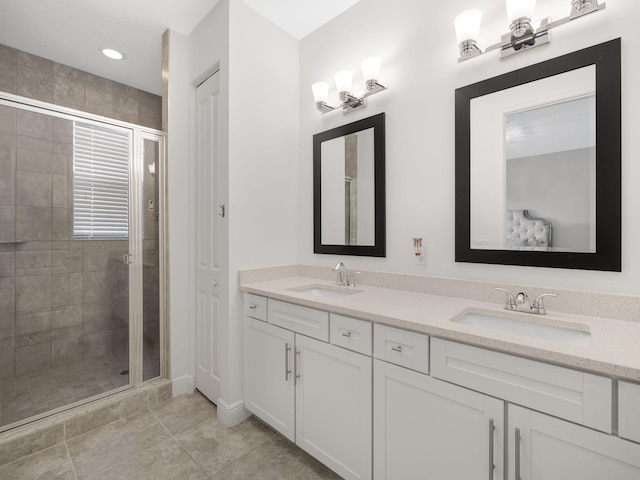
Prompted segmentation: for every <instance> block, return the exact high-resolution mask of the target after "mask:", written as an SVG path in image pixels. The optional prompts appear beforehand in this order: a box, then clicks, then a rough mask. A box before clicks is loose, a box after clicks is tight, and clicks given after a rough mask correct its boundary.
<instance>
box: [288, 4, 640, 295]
mask: <svg viewBox="0 0 640 480" xmlns="http://www.w3.org/2000/svg"><path fill="white" fill-rule="evenodd" d="M471 7H477V8H481V9H482V10H483V11H484V14H485V15H484V20H483V22H484V24H483V27H482V33H481V38H480V39H479V43H480V45H481V46H482V45H484V46H486V45H488V44H491V43H494V42H496V41H497V40H498V39H499V36H500V34H502V33H504V32H505V31H506V30H507V28H506V27H507V20H506V13H505V9H504V2H502V1H499V0H474V1H470V0H469V1H467V0H456V1H449V2H424V1H423V0H405V1H403V2H400V3H397V4H393V5H392V4H390V3H389V2H388V1H386V0H361V1H360V2H359V3H358V4H356V5H355V6H353V7H352V8H351V9H349V10H347V11H346V12H345V13H343V14H342V15H341V16H340V17H338V18H336V19H335V20H333V21H332V22H330V23H329V24H327V25H325V26H324V27H322V28H321V29H319V30H317V31H316V32H314V33H312V34H310V35H309V36H307V37H305V38H304V39H303V40H302V41H301V47H300V135H301V137H300V176H299V183H300V185H302V186H305V185H306V186H308V188H301V189H300V197H299V199H298V203H299V212H298V222H299V238H300V242H299V246H298V248H299V261H300V263H309V264H315V265H326V266H327V268H329V267H330V266H331V265H334V264H335V262H336V261H337V257H336V256H327V255H314V254H313V220H312V211H313V197H312V191H311V185H312V177H313V175H312V174H313V172H312V149H311V138H312V135H313V134H315V133H318V132H321V131H324V130H327V129H329V128H334V127H336V126H339V125H341V124H343V123H347V122H352V121H355V120H359V119H361V118H365V117H368V116H371V115H374V114H377V113H380V112H386V120H387V121H386V128H387V136H386V145H387V149H386V182H387V257H386V258H383V259H374V258H363V257H348V258H343V259H342V260H344V261H345V263H346V265H347V267H348V268H353V269H371V270H381V271H390V272H405V273H415V274H420V273H424V270H419V268H420V267H416V266H415V265H414V264H415V262H414V256H413V252H412V238H413V237H423V238H424V239H425V243H426V244H427V245H428V251H427V268H426V274H428V275H436V276H445V277H454V278H466V279H477V280H486V281H495V282H498V283H515V284H522V285H526V284H529V285H540V286H543V287H547V288H550V289H553V288H566V289H579V290H591V291H602V292H612V293H615V292H618V293H636V294H637V285H639V284H640V252H639V251H638V249H637V248H634V245H636V246H637V245H638V244H639V243H640V242H639V241H640V218H638V215H637V213H635V210H637V209H635V208H634V206H635V205H638V204H639V203H640V189H637V188H636V187H635V185H638V184H639V182H640V165H639V164H638V162H635V161H634V159H635V158H636V157H637V156H638V153H640V152H639V148H640V143H639V142H640V138H639V137H638V136H637V135H634V132H635V131H636V130H638V128H640V119H637V116H636V115H634V113H633V112H632V109H631V108H624V106H627V105H637V104H638V102H639V101H640V99H639V95H640V92H638V90H637V89H636V88H634V86H635V85H637V84H638V83H639V82H640V65H639V64H638V56H637V55H636V53H635V52H637V49H638V46H639V45H638V43H639V42H638V40H637V35H636V28H635V22H634V18H636V16H637V15H638V14H640V4H638V2H616V1H611V2H608V3H607V8H606V10H604V11H603V12H599V13H596V14H594V15H591V16H588V17H585V18H583V19H580V20H579V21H576V22H572V23H570V24H567V25H564V26H562V27H560V28H558V29H556V30H554V31H553V32H552V33H553V35H552V43H551V44H550V45H548V46H544V47H541V48H538V49H535V50H531V51H529V52H525V53H523V54H521V55H516V56H515V57H511V58H508V59H506V60H503V61H501V60H499V59H498V57H497V53H496V52H491V53H488V54H486V55H484V56H482V57H480V58H476V59H473V60H471V61H468V62H464V63H462V64H458V63H457V56H458V48H457V44H456V37H455V32H454V29H453V18H454V17H455V16H456V14H457V13H459V12H460V11H462V10H464V9H466V8H471ZM569 8H570V5H569V2H568V1H562V2H559V1H557V0H539V1H538V4H537V7H536V12H540V13H539V14H538V15H543V14H544V15H549V16H551V17H552V18H556V19H557V18H560V17H563V16H566V15H567V14H568V12H569ZM617 37H622V64H623V65H622V71H623V85H622V88H623V91H622V96H623V118H622V126H623V145H622V152H623V159H622V169H623V178H622V189H623V205H622V211H623V218H622V225H623V228H622V230H623V231H622V240H623V252H622V269H623V271H622V273H612V272H591V271H575V270H565V269H547V268H534V267H518V266H500V265H481V264H465V263H456V262H455V261H454V233H455V228H454V205H455V191H454V179H455V177H454V158H455V146H454V89H455V88H457V87H461V86H464V85H468V84H471V83H474V82H477V81H480V80H483V79H486V78H490V77H493V76H496V75H500V74H503V73H506V72H508V71H511V70H515V69H518V68H522V67H525V66H528V65H531V64H534V63H538V62H541V61H544V60H547V59H549V58H553V57H557V56H560V55H563V54H566V53H570V52H572V51H575V50H578V49H581V48H585V47H588V46H591V45H595V44H598V43H601V42H604V41H608V40H611V39H614V38H617ZM369 55H379V56H380V57H381V58H382V74H381V78H380V80H381V82H382V83H388V84H389V87H390V89H389V90H388V91H386V92H383V93H380V94H378V95H376V96H374V97H373V98H371V99H370V102H369V106H368V107H367V108H366V109H364V110H361V111H357V112H353V113H351V114H349V115H346V116H343V115H342V114H341V113H337V112H333V113H329V114H326V115H320V113H319V112H317V111H316V110H315V108H314V103H313V96H312V94H311V84H312V83H313V82H316V81H328V82H331V81H332V77H333V73H334V72H336V71H337V70H341V69H345V68H346V69H350V70H352V71H353V72H354V84H355V83H357V82H358V81H361V78H360V79H359V78H358V75H360V77H361V74H359V73H357V72H358V70H359V64H360V61H361V60H362V59H363V58H365V57H367V56H369ZM330 95H333V98H334V99H335V95H336V94H335V90H334V91H333V92H330Z"/></svg>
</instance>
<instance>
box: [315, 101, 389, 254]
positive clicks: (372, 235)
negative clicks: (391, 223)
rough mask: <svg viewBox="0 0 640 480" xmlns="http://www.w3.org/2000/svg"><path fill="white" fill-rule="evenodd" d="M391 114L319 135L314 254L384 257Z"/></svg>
mask: <svg viewBox="0 0 640 480" xmlns="http://www.w3.org/2000/svg"><path fill="white" fill-rule="evenodd" d="M384 129H385V116H384V113H380V114H378V115H375V116H373V117H369V118H365V119H363V120H359V121H357V122H353V123H349V124H347V125H343V126H341V127H337V128H334V129H331V130H327V131H326V132H322V133H318V134H316V135H314V136H313V226H314V235H313V237H314V248H313V251H314V253H329V254H338V255H361V256H370V257H384V256H385V255H386V230H385V223H386V216H385V173H384V172H385V131H384Z"/></svg>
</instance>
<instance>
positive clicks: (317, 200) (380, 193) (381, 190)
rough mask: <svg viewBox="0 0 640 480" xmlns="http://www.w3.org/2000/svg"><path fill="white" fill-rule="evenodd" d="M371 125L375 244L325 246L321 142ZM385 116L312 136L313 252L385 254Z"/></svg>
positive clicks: (373, 255)
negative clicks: (323, 241) (323, 239)
mask: <svg viewBox="0 0 640 480" xmlns="http://www.w3.org/2000/svg"><path fill="white" fill-rule="evenodd" d="M369 128H373V142H374V147H373V148H374V157H375V158H374V172H375V174H374V175H375V178H374V188H375V205H374V208H375V227H374V232H375V233H374V237H375V243H374V245H326V244H323V243H322V222H321V219H322V202H321V200H322V198H321V186H322V185H321V173H322V158H321V157H322V155H321V145H322V142H326V141H327V140H331V139H333V138H338V137H343V136H345V135H350V134H352V133H356V132H360V131H362V130H367V129H369ZM385 195H386V194H385V115H384V113H380V114H378V115H374V116H372V117H368V118H365V119H362V120H358V121H357V122H353V123H349V124H347V125H343V126H341V127H337V128H334V129H331V130H327V131H326V132H322V133H317V134H315V135H314V136H313V253H328V254H336V255H359V256H368V257H385V256H386V210H385Z"/></svg>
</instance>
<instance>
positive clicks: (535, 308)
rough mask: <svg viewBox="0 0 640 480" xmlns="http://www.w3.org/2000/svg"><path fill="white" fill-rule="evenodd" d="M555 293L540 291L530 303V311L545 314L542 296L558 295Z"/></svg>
mask: <svg viewBox="0 0 640 480" xmlns="http://www.w3.org/2000/svg"><path fill="white" fill-rule="evenodd" d="M559 296H560V295H558V294H557V293H542V294H540V295H538V296H537V297H536V299H535V300H534V301H533V305H531V311H532V312H533V313H537V314H538V315H546V314H547V311H546V310H545V308H544V297H559Z"/></svg>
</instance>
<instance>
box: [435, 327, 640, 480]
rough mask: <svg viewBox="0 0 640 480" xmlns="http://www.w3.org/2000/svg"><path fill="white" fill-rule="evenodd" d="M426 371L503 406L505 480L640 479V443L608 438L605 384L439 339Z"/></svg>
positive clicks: (609, 387)
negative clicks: (491, 397) (501, 400)
mask: <svg viewBox="0 0 640 480" xmlns="http://www.w3.org/2000/svg"><path fill="white" fill-rule="evenodd" d="M431 369H432V370H431V373H432V375H433V376H437V377H438V378H442V379H445V380H446V381H447V382H452V383H456V384H458V385H461V386H462V387H466V388H470V389H473V390H476V391H478V392H483V393H486V394H490V395H494V396H497V397H499V398H502V399H504V400H505V401H508V402H509V403H507V413H508V414H507V425H506V427H505V428H506V430H507V435H506V437H507V451H508V462H507V464H508V470H509V472H508V475H507V476H506V477H505V478H507V479H508V480H567V479H580V480H602V479H612V480H613V479H615V480H632V479H633V480H638V479H640V445H638V444H635V443H632V442H629V441H626V440H624V439H622V438H619V437H617V436H614V435H612V434H611V433H612V431H613V428H612V416H613V415H612V414H613V411H614V409H613V407H612V398H613V384H612V380H611V379H609V378H606V377H602V376H599V375H593V374H590V373H586V372H581V371H578V370H573V369H569V368H565V367H560V366H557V365H550V364H547V363H544V362H539V361H536V360H530V359H526V358H521V357H516V356H513V355H508V354H503V353H499V352H493V351H490V350H486V349H482V348H478V347H472V346H469V345H463V344H459V343H456V342H451V341H448V340H442V339H432V340H431ZM516 403H519V404H520V405H516ZM525 407H529V408H525ZM540 412H547V413H549V414H551V415H554V416H551V415H547V414H544V413H540ZM583 425H585V426H583ZM587 427H589V428H587ZM598 430H599V431H598ZM495 478H500V477H495Z"/></svg>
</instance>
